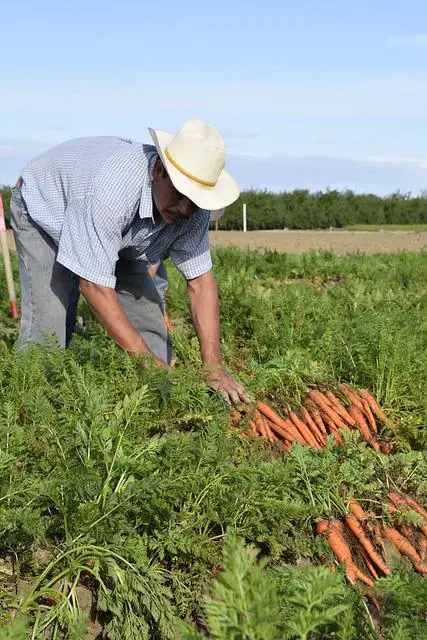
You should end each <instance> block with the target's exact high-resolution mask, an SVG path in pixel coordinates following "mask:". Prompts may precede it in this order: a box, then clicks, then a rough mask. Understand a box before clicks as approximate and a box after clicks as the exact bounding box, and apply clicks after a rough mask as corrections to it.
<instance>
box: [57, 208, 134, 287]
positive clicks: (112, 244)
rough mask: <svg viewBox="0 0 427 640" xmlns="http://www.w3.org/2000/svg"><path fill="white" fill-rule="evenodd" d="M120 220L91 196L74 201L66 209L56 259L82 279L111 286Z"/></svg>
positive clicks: (119, 237) (118, 239)
mask: <svg viewBox="0 0 427 640" xmlns="http://www.w3.org/2000/svg"><path fill="white" fill-rule="evenodd" d="M122 222H123V220H122V217H121V216H119V215H117V213H113V212H112V211H111V210H110V209H109V208H108V207H107V206H106V205H104V204H103V203H101V202H100V201H99V200H98V199H97V198H95V197H93V196H88V197H86V198H81V199H76V200H73V201H72V202H71V203H70V204H69V205H68V206H67V209H66V211H65V217H64V223H63V227H62V231H61V237H60V240H59V245H58V255H57V261H58V262H59V263H60V264H62V265H63V266H64V267H67V269H69V270H70V271H72V272H73V273H75V274H76V275H78V276H80V277H81V278H84V279H85V280H89V281H90V282H94V283H95V284H99V285H102V286H104V287H110V288H112V289H114V287H115V284H116V277H115V269H116V262H117V260H118V252H119V250H120V247H121V241H122V226H123V225H122Z"/></svg>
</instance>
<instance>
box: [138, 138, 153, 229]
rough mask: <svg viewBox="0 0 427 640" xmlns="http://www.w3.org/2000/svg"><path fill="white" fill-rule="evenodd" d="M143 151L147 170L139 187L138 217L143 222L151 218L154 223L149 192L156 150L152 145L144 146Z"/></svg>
mask: <svg viewBox="0 0 427 640" xmlns="http://www.w3.org/2000/svg"><path fill="white" fill-rule="evenodd" d="M143 151H144V155H145V157H146V159H147V170H146V171H145V174H144V177H143V180H142V185H141V198H140V201H139V217H140V218H142V219H143V220H146V219H148V218H151V220H152V221H153V222H154V213H153V196H152V190H151V171H152V169H153V166H154V161H155V159H156V157H157V149H156V147H155V146H153V145H148V144H144V145H143Z"/></svg>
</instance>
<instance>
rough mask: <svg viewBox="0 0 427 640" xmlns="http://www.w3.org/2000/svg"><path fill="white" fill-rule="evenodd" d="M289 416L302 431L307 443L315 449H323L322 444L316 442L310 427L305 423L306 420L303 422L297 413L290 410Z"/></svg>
mask: <svg viewBox="0 0 427 640" xmlns="http://www.w3.org/2000/svg"><path fill="white" fill-rule="evenodd" d="M289 418H290V419H291V420H292V422H293V424H294V425H295V427H296V428H297V429H298V431H299V432H300V434H301V436H302V437H303V438H304V440H305V441H306V442H307V444H309V445H310V446H312V447H313V448H314V449H318V450H320V449H321V446H320V444H318V443H317V442H316V438H315V437H314V435H313V434H312V433H311V431H310V429H309V428H308V427H307V425H305V424H304V422H302V421H301V420H300V419H299V418H298V416H297V414H296V413H295V412H294V411H289Z"/></svg>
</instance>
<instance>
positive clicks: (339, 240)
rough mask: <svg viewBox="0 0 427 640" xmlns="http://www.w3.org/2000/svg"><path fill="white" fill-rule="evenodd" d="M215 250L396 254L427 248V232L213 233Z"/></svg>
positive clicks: (211, 234) (212, 242) (211, 233)
mask: <svg viewBox="0 0 427 640" xmlns="http://www.w3.org/2000/svg"><path fill="white" fill-rule="evenodd" d="M209 238H210V243H211V246H212V247H220V246H235V247H239V248H240V249H261V250H265V249H269V250H270V251H284V252H286V253H304V252H305V251H311V250H324V251H331V252H332V253H336V254H338V255H344V254H346V253H358V252H359V253H366V254H372V253H395V252H399V251H423V250H425V249H427V231H337V230H334V231H248V232H247V233H243V232H242V231H211V232H210V234H209Z"/></svg>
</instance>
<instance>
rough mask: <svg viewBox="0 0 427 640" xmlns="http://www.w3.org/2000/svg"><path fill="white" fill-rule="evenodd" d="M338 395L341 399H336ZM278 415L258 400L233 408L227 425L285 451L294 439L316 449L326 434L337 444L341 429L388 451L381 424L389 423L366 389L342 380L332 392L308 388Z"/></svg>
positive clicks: (324, 444) (322, 445) (390, 426)
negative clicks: (302, 397)
mask: <svg viewBox="0 0 427 640" xmlns="http://www.w3.org/2000/svg"><path fill="white" fill-rule="evenodd" d="M338 395H339V396H341V398H342V399H340V398H339V397H338ZM282 413H283V417H282V416H280V415H279V414H278V413H277V412H276V411H275V410H274V409H272V407H270V406H269V405H268V404H267V403H265V402H262V401H257V402H255V403H254V404H252V405H248V406H246V407H242V408H241V409H240V410H237V409H234V410H233V411H232V414H231V427H232V429H234V430H239V431H241V432H242V433H243V435H245V436H246V437H248V438H257V437H260V436H261V437H264V438H266V439H267V441H268V442H269V443H271V444H273V443H274V442H279V441H280V442H282V444H283V447H284V449H285V451H287V452H289V451H290V450H291V448H292V444H293V443H294V442H298V443H299V444H303V445H308V446H310V447H312V448H313V449H316V450H321V449H323V448H324V447H325V446H326V443H327V440H328V438H329V437H333V438H334V439H335V441H336V443H337V444H341V443H342V442H343V438H342V435H341V432H342V431H351V430H357V431H359V433H360V435H361V437H362V438H363V440H365V441H366V442H367V443H368V444H369V445H370V446H371V447H372V448H374V449H377V450H378V449H379V450H381V451H382V452H383V453H385V454H388V453H390V451H391V448H392V446H391V444H390V443H389V442H387V438H386V437H385V435H384V433H383V431H384V429H383V428H384V426H387V427H389V428H391V429H393V428H394V427H393V425H392V423H391V422H390V420H389V419H388V418H387V416H386V415H385V414H384V412H383V410H382V409H381V407H380V406H379V404H378V402H377V401H376V400H375V398H374V397H373V395H372V394H371V393H370V392H369V391H368V390H367V389H355V388H352V387H351V386H350V385H348V384H345V383H342V384H340V385H339V386H338V390H337V391H336V393H333V392H332V391H325V392H322V391H320V390H318V389H312V390H311V391H310V392H309V393H308V394H307V397H306V398H305V400H304V401H303V403H302V406H300V407H293V408H290V407H288V408H287V409H286V410H284V411H282Z"/></svg>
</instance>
